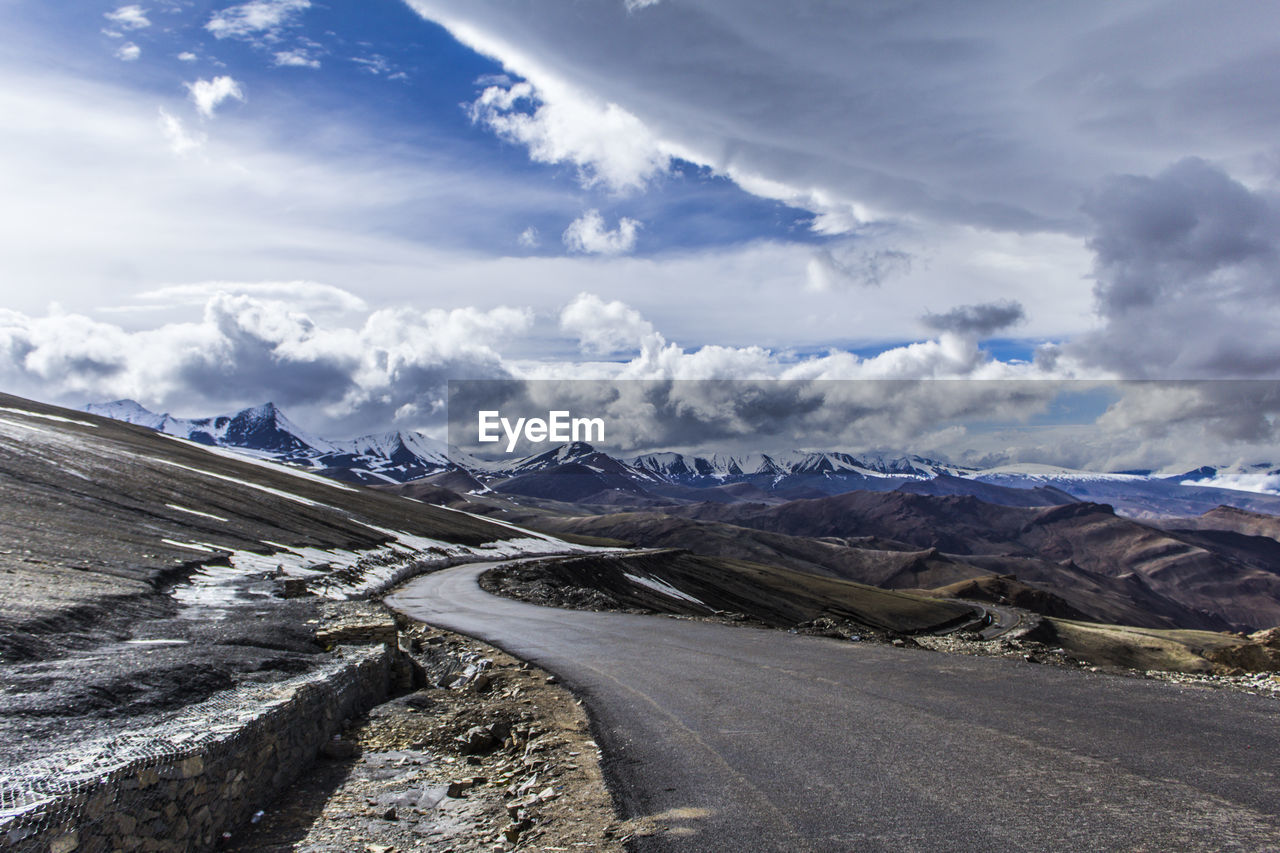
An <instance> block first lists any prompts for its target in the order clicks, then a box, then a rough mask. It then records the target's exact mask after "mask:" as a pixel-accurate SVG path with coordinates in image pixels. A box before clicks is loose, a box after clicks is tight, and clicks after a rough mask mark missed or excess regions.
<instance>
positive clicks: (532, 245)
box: [516, 225, 542, 249]
mask: <svg viewBox="0 0 1280 853" xmlns="http://www.w3.org/2000/svg"><path fill="white" fill-rule="evenodd" d="M516 242H517V243H518V244H520V246H522V247H523V248H525V249H536V248H538V247H539V246H541V245H542V239H541V238H540V237H539V236H538V229H537V228H534V227H533V226H532V225H530V226H529V227H528V228H526V229H524V230H523V231H521V232H520V236H519V237H517V238H516Z"/></svg>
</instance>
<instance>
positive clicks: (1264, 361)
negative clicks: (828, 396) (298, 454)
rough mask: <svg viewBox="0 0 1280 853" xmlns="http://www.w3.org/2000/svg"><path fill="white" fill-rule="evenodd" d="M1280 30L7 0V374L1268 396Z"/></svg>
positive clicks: (325, 397)
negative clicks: (782, 380) (998, 387)
mask: <svg viewBox="0 0 1280 853" xmlns="http://www.w3.org/2000/svg"><path fill="white" fill-rule="evenodd" d="M1278 23H1280V16H1277V14H1276V13H1275V12H1274V11H1273V10H1271V9H1269V8H1268V7H1267V6H1266V5H1265V4H1252V3H1228V4H1223V5H1220V6H1215V7H1214V8H1213V9H1209V8H1208V7H1206V6H1202V5H1199V4H1188V3H1184V2H1174V0H1154V1H1153V2H1146V0H1144V2H1136V0H1135V1H1134V2H1119V3H1117V2H1105V3H1104V2H1095V1H1094V0H1082V2H1073V3H1048V4H1036V6H1035V7H1034V8H1033V7H1028V6H1026V5H1023V4H1009V3H1006V2H998V0H978V2H975V3H973V4H966V6H965V8H964V9H963V10H961V9H959V8H957V7H956V6H955V4H949V3H944V2H941V0H936V2H935V0H927V2H922V3H916V4H910V5H908V6H904V5H900V4H883V3H880V2H872V0H859V2H851V3H847V4H830V3H823V2H817V0H814V2H807V0H803V1H802V2H796V3H790V4H777V3H773V2H769V0H574V2H552V0H547V2H529V0H507V1H506V2H499V0H380V2H370V3H359V4H353V3H324V2H320V0H248V2H233V0H218V1H217V2H186V1H185V0H154V2H141V3H136V4H135V3H120V2H68V3H56V4H54V3H44V2H35V0H6V2H4V3H2V4H0V26H3V27H4V29H5V32H6V34H7V38H6V39H5V42H4V44H3V45H0V109H3V110H4V112H5V115H6V116H10V117H12V119H11V121H9V122H7V124H8V126H7V127H6V128H5V129H4V130H3V131H0V189H3V191H4V193H5V198H6V199H7V202H6V204H5V206H4V208H3V209H2V213H0V226H2V227H0V257H3V258H4V261H3V265H4V269H3V274H4V281H5V290H4V300H3V302H0V380H3V382H4V387H6V388H7V389H8V390H11V391H14V392H17V393H25V394H28V395H31V396H36V397H39V398H42V399H48V400H54V401H59V402H68V403H82V402H85V401H88V400H102V399H108V398H116V397H134V398H137V399H139V400H140V401H141V402H143V403H145V404H146V405H148V406H150V407H152V408H156V409H169V410H173V411H175V412H176V413H179V414H188V415H196V414H207V413H209V412H211V411H218V410H222V409H228V408H233V407H236V406H239V405H244V404H248V403H256V402H261V401H262V400H264V399H268V398H271V399H275V400H276V401H277V402H279V403H281V404H282V405H285V406H287V407H288V408H289V409H290V411H291V413H292V414H293V415H294V417H295V418H296V419H298V420H299V421H301V422H303V423H306V424H307V425H308V426H309V427H310V428H312V429H313V430H314V431H317V432H322V433H329V434H333V435H341V434H351V433H354V432H358V431H363V430H368V429H373V428H381V427H389V426H401V427H410V428H414V427H425V428H431V427H432V426H433V425H438V424H439V422H440V406H441V405H442V402H443V396H444V385H443V383H444V382H445V381H446V380H447V379H450V378H466V377H490V376H524V377H530V378H566V377H601V378H603V377H623V378H626V377H632V378H653V377H672V378H706V377H715V378H733V377H773V376H776V377H786V378H797V379H817V378H840V379H848V378H1071V377H1077V378H1078V377H1103V376H1105V377H1128V378H1149V377H1167V378H1216V377H1245V378H1255V377H1265V378H1273V377H1274V376H1275V374H1276V373H1277V372H1280V347H1278V346H1277V345H1276V344H1275V343H1274V341H1276V340H1277V338H1276V336H1275V335H1274V329H1275V327H1276V324H1277V321H1278V320H1280V317H1277V311H1278V310H1280V301H1278V300H1277V299H1276V296H1277V284H1276V282H1277V281H1280V255H1278V253H1277V235H1278V234H1280V226H1278V223H1280V214H1278V213H1277V211H1280V206H1277V201H1276V199H1277V194H1276V193H1277V180H1278V175H1280V146H1278V145H1277V143H1276V142H1275V140H1276V139H1280V133H1277V131H1280V112H1278V111H1277V110H1276V108H1275V104H1276V103H1280V98H1277V95H1280V72H1278V71H1277V70H1276V69H1277V68H1280V62H1277V58H1278V57H1280V36H1278V35H1277V34H1278V33H1280V27H1277V26H1276V24H1278Z"/></svg>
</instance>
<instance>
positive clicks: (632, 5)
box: [622, 0, 662, 12]
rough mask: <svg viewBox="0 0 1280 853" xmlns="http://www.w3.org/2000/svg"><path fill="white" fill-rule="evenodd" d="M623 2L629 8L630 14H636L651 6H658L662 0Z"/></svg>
mask: <svg viewBox="0 0 1280 853" xmlns="http://www.w3.org/2000/svg"><path fill="white" fill-rule="evenodd" d="M622 2H623V5H624V6H626V7H627V11H628V12H636V11H639V10H640V9H647V8H649V7H650V6H657V5H658V4H659V3H661V2H662V0H622Z"/></svg>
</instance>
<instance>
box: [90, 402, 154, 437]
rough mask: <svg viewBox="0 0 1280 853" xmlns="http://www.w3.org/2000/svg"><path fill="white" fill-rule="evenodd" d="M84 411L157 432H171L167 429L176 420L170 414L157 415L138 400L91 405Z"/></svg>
mask: <svg viewBox="0 0 1280 853" xmlns="http://www.w3.org/2000/svg"><path fill="white" fill-rule="evenodd" d="M83 411H86V412H88V413H89V414H91V415H99V416H101V417H104V418H111V419H112V420H116V421H124V422H125V423H128V424H137V425H138V426H141V427H146V428H147V429H153V430H156V431H157V432H169V430H167V429H166V428H165V427H166V425H168V424H169V423H170V422H172V421H173V420H174V419H173V418H171V417H169V415H168V414H163V415H161V414H156V413H155V412H153V411H151V410H150V409H148V408H146V407H145V406H143V405H142V404H140V403H138V402H137V401H136V400H116V401H114V402H111V403H90V404H89V405H87V406H85V407H84V409H83Z"/></svg>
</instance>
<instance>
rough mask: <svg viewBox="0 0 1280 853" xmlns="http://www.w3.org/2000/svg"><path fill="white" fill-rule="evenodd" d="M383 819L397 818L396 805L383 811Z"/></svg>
mask: <svg viewBox="0 0 1280 853" xmlns="http://www.w3.org/2000/svg"><path fill="white" fill-rule="evenodd" d="M382 819H383V820H397V818H396V807H395V806H392V807H391V808H389V809H387V810H386V811H385V812H383V813H382Z"/></svg>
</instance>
